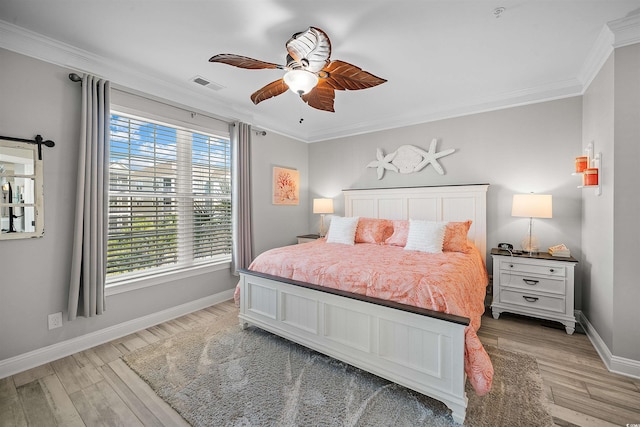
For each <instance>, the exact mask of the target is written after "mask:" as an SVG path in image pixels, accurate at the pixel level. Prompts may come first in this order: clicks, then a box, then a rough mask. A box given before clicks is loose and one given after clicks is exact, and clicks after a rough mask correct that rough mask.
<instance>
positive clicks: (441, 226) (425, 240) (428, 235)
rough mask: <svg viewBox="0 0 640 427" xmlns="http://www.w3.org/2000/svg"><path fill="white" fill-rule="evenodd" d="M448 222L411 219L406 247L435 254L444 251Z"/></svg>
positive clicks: (408, 249) (406, 248)
mask: <svg viewBox="0 0 640 427" xmlns="http://www.w3.org/2000/svg"><path fill="white" fill-rule="evenodd" d="M446 226H447V223H446V222H435V221H420V220H414V219H410V220H409V235H408V236H407V244H406V245H405V247H404V249H405V250H407V251H420V252H428V253H433V254H441V253H442V245H443V244H444V232H445V229H446Z"/></svg>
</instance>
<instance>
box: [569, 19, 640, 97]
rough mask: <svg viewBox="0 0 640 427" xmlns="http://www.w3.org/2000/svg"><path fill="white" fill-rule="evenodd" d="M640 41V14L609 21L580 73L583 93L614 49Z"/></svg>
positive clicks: (579, 77) (579, 78)
mask: <svg viewBox="0 0 640 427" xmlns="http://www.w3.org/2000/svg"><path fill="white" fill-rule="evenodd" d="M635 43H640V15H631V16H626V17H624V18H620V19H616V20H615V21H610V22H608V23H607V24H606V25H605V26H604V27H603V28H602V31H600V34H599V35H598V38H597V39H596V42H595V43H594V44H593V47H592V48H591V50H590V51H589V53H588V54H587V57H586V59H585V61H584V63H583V65H582V68H581V69H580V72H579V73H578V80H580V82H581V83H582V93H584V91H585V90H586V89H587V88H588V87H589V85H590V84H591V82H592V81H593V79H594V78H595V77H596V75H598V72H599V71H600V69H601V68H602V66H603V65H604V63H605V62H606V61H607V59H609V56H610V55H611V53H612V52H613V50H614V49H617V48H619V47H624V46H628V45H631V44H635Z"/></svg>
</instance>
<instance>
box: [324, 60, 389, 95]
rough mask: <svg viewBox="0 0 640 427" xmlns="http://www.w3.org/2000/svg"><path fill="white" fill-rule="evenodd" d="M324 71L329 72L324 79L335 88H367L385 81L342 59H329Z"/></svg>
mask: <svg viewBox="0 0 640 427" xmlns="http://www.w3.org/2000/svg"><path fill="white" fill-rule="evenodd" d="M324 71H326V72H328V73H329V77H327V78H326V79H325V80H324V81H326V82H327V84H329V85H330V86H331V87H332V88H334V89H336V90H359V89H368V88H370V87H374V86H378V85H379V84H382V83H384V82H386V80H385V79H381V78H380V77H376V76H374V75H373V74H371V73H369V72H367V71H364V70H363V69H362V68H360V67H356V66H355V65H352V64H349V63H348V62H344V61H331V63H330V64H329V65H328V66H327V68H325V69H324Z"/></svg>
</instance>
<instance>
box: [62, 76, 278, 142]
mask: <svg viewBox="0 0 640 427" xmlns="http://www.w3.org/2000/svg"><path fill="white" fill-rule="evenodd" d="M69 80H71V81H72V82H74V83H82V77H80V76H79V75H78V74H76V73H69ZM111 90H117V91H120V92H123V93H126V94H129V95H133V96H138V97H140V98H142V99H146V100H148V101H153V102H157V103H159V104H163V105H166V106H168V107H171V108H177V109H179V110H183V111H187V112H189V113H191V117H192V118H194V117H195V116H196V115H197V116H203V117H207V118H209V119H211V120H217V121H219V122H223V123H229V120H228V119H224V118H221V117H213V116H209V115H207V114H203V113H198V112H195V111H192V110H188V109H186V108H183V107H180V106H178V105H174V104H169V103H167V102H163V101H159V100H158V99H154V98H149V97H147V96H144V95H140V94H139V93H134V92H129V91H127V90H123V89H121V88H118V87H113V86H112V87H111ZM261 132H264V133H263V134H262V135H266V134H267V133H266V132H265V131H261Z"/></svg>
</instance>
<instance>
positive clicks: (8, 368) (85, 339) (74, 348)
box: [0, 289, 235, 379]
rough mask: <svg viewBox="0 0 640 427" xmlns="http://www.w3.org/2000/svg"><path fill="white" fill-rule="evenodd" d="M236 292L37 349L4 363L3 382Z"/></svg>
mask: <svg viewBox="0 0 640 427" xmlns="http://www.w3.org/2000/svg"><path fill="white" fill-rule="evenodd" d="M234 290H235V289H229V290H226V291H222V292H219V293H217V294H214V295H210V296H207V297H204V298H200V299H197V300H195V301H190V302H188V303H185V304H181V305H178V306H175V307H171V308H168V309H166V310H162V311H159V312H157V313H152V314H149V315H147V316H142V317H139V318H137V319H133V320H129V321H127V322H123V323H119V324H117V325H114V326H110V327H108V328H105V329H101V330H99V331H95V332H91V333H88V334H86V335H82V336H79V337H76V338H72V339H69V340H66V341H61V342H59V343H55V344H52V345H49V346H46V347H42V348H39V349H37V350H33V351H30V352H28V353H23V354H20V355H18V356H14V357H11V358H9V359H5V360H0V379H2V378H6V377H8V376H11V375H14V374H17V373H19V372H22V371H26V370H27V369H31V368H35V367H36V366H40V365H43V364H45V363H49V362H52V361H54V360H57V359H60V358H62V357H66V356H69V355H71V354H74V353H77V352H79V351H83V350H86V349H88V348H91V347H95V346H97V345H100V344H104V343H106V342H109V341H112V340H114V339H116V338H120V337H124V336H126V335H129V334H132V333H134V332H137V331H140V330H142V329H146V328H149V327H151V326H154V325H157V324H159V323H162V322H166V321H168V320H172V319H175V318H177V317H180V316H184V315H185V314H189V313H193V312H194V311H198V310H201V309H203V308H206V307H209V306H212V305H215V304H218V303H221V302H223V301H227V300H230V299H232V298H233V292H234Z"/></svg>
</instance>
